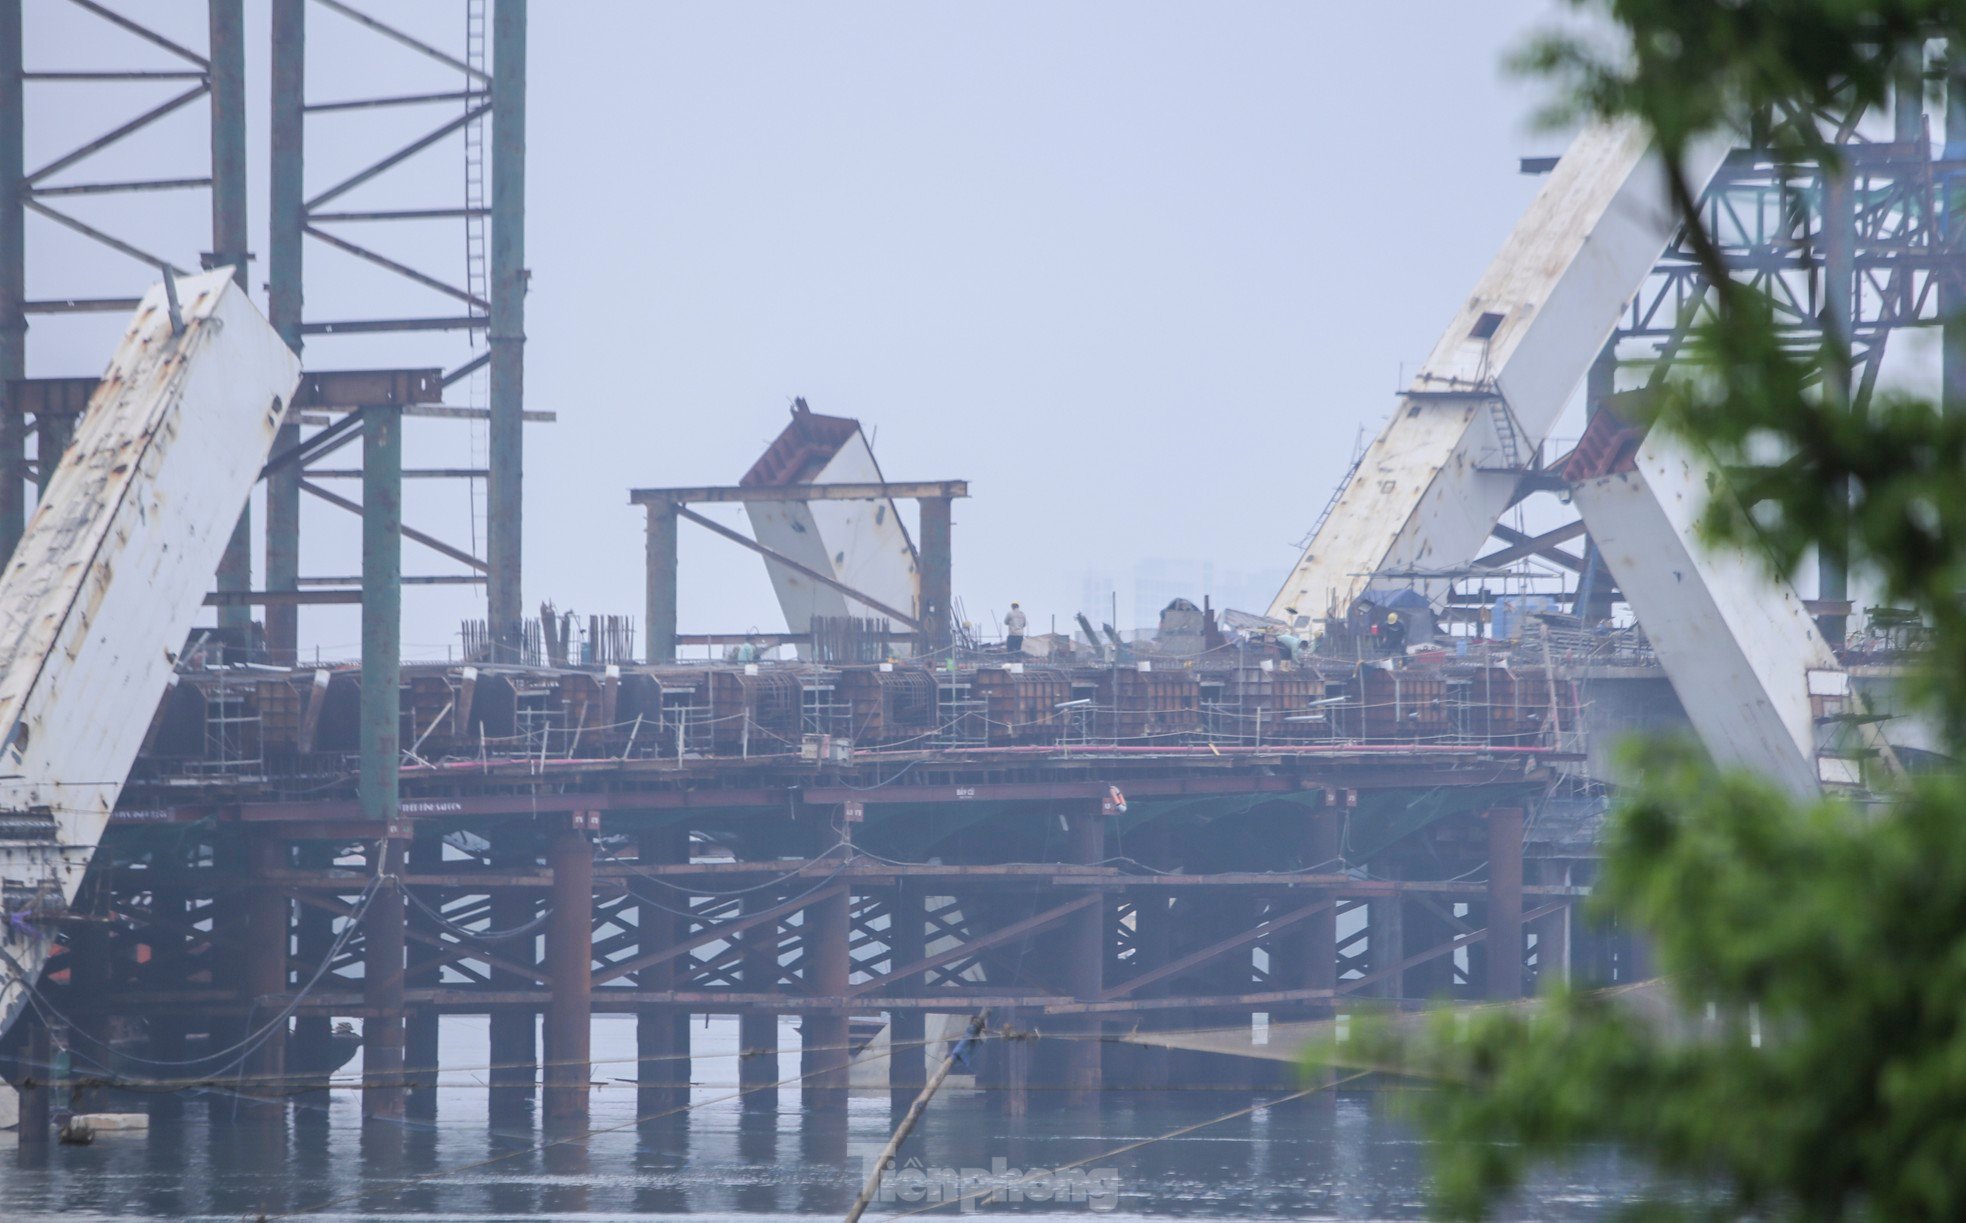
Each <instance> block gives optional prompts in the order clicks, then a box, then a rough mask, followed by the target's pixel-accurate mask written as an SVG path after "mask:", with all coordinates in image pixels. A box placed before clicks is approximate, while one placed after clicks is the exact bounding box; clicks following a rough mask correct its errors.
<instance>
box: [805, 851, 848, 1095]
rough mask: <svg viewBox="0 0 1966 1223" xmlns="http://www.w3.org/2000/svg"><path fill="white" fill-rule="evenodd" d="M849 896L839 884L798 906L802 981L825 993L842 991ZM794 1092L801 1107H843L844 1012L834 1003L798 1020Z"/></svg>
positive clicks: (845, 974) (832, 995) (845, 1062)
mask: <svg viewBox="0 0 1966 1223" xmlns="http://www.w3.org/2000/svg"><path fill="white" fill-rule="evenodd" d="M851 914H852V899H851V897H850V894H849V892H848V890H847V889H845V888H840V889H837V890H834V891H831V892H828V893H827V894H826V895H824V896H822V897H821V898H820V899H817V900H815V901H813V902H812V903H811V904H809V905H807V906H806V907H805V910H804V918H805V921H804V932H805V971H806V980H805V985H806V989H807V991H808V992H810V993H813V994H817V995H819V996H821V997H825V998H841V997H844V996H845V995H846V987H847V977H848V973H849V969H850V967H851V963H850V959H849V956H850V952H849V951H848V948H849V946H850V945H851V940H852V935H853V929H852V924H851V920H850V918H851ZM799 1040H800V1043H801V1045H802V1049H803V1051H802V1052H801V1054H800V1058H799V1061H800V1066H799V1071H800V1074H801V1075H802V1076H803V1077H802V1079H801V1091H800V1096H801V1099H802V1101H803V1103H804V1104H805V1106H806V1107H807V1108H820V1109H828V1110H836V1111H844V1110H845V1108H846V1092H847V1065H848V1063H849V1061H850V1060H851V1057H850V1055H849V1054H848V1052H847V1013H846V1012H845V1011H844V1010H842V1009H840V1008H839V1007H838V1006H837V1005H835V1006H831V1007H828V1008H827V1009H825V1010H823V1011H807V1012H805V1013H804V1015H803V1016H802V1017H801V1018H800V1021H799Z"/></svg>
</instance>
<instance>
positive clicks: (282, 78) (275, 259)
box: [264, 0, 307, 664]
mask: <svg viewBox="0 0 1966 1223" xmlns="http://www.w3.org/2000/svg"><path fill="white" fill-rule="evenodd" d="M272 72H273V90H272V95H273V96H272V106H271V112H272V113H271V120H272V156H271V158H270V159H269V163H268V165H269V174H268V178H269V181H268V191H269V194H270V198H271V203H270V206H269V209H268V214H267V243H266V252H267V254H266V273H267V274H266V314H267V321H268V322H270V323H272V324H273V329H274V330H275V331H276V332H278V333H279V335H280V339H281V340H282V341H283V342H284V343H285V344H286V346H287V347H288V348H291V349H293V350H294V351H295V352H299V351H300V350H301V342H302V341H301V320H302V309H303V307H302V302H303V297H304V295H303V292H302V266H303V262H304V254H303V249H302V247H303V234H304V232H305V230H306V226H307V209H306V206H305V204H304V203H303V201H304V200H305V199H306V193H305V183H304V179H303V167H304V166H305V164H306V163H305V140H304V136H305V131H306V125H305V113H304V111H303V109H302V107H303V105H304V103H305V101H306V80H307V0H273V63H272ZM299 444H300V424H299V422H298V421H295V422H294V423H292V424H286V425H282V426H281V427H280V429H279V431H278V432H277V433H276V434H275V435H274V438H273V453H274V454H285V453H287V452H288V451H290V450H292V449H293V448H294V447H295V446H297V445H299ZM300 470H301V465H300V464H298V463H289V464H285V465H283V466H281V467H280V468H279V469H278V470H277V471H274V472H272V473H270V474H269V475H268V476H267V477H266V588H267V589H268V590H271V591H292V590H298V589H299V588H300ZM264 614H265V616H266V651H267V657H268V659H269V660H270V661H272V662H275V663H285V664H291V663H294V662H296V661H297V660H298V659H299V656H300V605H299V604H298V603H282V602H275V603H269V604H268V605H267V607H266V611H265V613H264Z"/></svg>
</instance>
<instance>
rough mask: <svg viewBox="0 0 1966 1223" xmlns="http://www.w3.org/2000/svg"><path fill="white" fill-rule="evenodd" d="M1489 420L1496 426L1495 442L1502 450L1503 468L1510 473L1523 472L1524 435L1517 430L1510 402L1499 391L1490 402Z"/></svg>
mask: <svg viewBox="0 0 1966 1223" xmlns="http://www.w3.org/2000/svg"><path fill="white" fill-rule="evenodd" d="M1488 419H1489V422H1490V423H1491V424H1493V425H1494V426H1495V442H1496V445H1497V446H1499V447H1500V450H1501V456H1502V466H1503V467H1504V468H1505V469H1507V470H1509V471H1520V470H1522V466H1523V463H1522V435H1521V433H1520V431H1518V430H1517V429H1516V426H1515V417H1514V415H1513V414H1511V413H1510V412H1509V404H1508V401H1507V400H1505V399H1503V398H1502V395H1501V392H1499V391H1498V392H1496V394H1495V396H1494V397H1493V398H1492V399H1490V400H1489V401H1488Z"/></svg>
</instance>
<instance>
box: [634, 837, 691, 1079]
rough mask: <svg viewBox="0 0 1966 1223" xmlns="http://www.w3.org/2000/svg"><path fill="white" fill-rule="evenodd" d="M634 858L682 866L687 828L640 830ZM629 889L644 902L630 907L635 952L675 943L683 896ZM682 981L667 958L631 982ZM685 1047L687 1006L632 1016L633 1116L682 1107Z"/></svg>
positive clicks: (657, 986) (660, 985) (664, 985)
mask: <svg viewBox="0 0 1966 1223" xmlns="http://www.w3.org/2000/svg"><path fill="white" fill-rule="evenodd" d="M640 857H641V861H642V862H643V863H644V864H655V863H660V864H664V865H668V864H672V863H687V862H688V861H689V827H688V826H687V825H685V824H671V825H668V826H666V827H662V828H652V829H648V830H646V831H644V832H643V833H642V835H641V846H640ZM635 887H636V896H637V898H638V900H643V898H646V899H645V900H643V903H640V904H638V906H637V909H636V914H637V916H636V925H637V926H638V928H639V929H640V932H641V946H640V947H639V949H638V950H639V952H640V954H643V955H648V954H651V953H654V952H657V951H661V950H664V949H666V948H669V947H673V946H675V945H676V944H677V943H679V942H681V941H682V939H683V938H684V936H686V935H687V934H688V933H689V929H688V927H689V919H688V918H687V917H683V916H681V915H680V914H681V911H686V910H687V909H688V908H689V902H688V897H687V896H686V894H684V893H682V892H680V891H677V890H673V889H665V888H663V887H662V886H661V885H660V884H658V883H655V882H654V881H653V880H642V881H640V882H638V883H637V884H636V885H635ZM687 977H688V973H687V971H686V970H685V969H684V968H683V967H682V966H681V965H679V964H678V963H677V962H676V961H674V960H669V961H666V962H664V963H661V964H657V965H655V966H654V967H652V968H645V969H643V970H642V971H641V972H640V973H638V974H637V975H636V977H635V983H636V985H637V986H639V987H640V988H642V989H648V990H667V989H676V988H679V987H683V988H686V987H687ZM689 1045H690V1032H689V1010H688V1008H686V1007H670V1006H652V1007H644V1008H642V1009H641V1010H639V1011H637V1012H636V1013H635V1051H636V1052H635V1056H636V1060H637V1064H638V1072H637V1075H636V1082H637V1084H638V1090H637V1092H636V1106H635V1111H636V1112H637V1113H638V1114H639V1115H641V1116H643V1117H652V1116H655V1115H656V1114H658V1113H673V1112H675V1111H676V1110H679V1109H682V1108H685V1107H687V1106H688V1104H689V1081H690V1056H689Z"/></svg>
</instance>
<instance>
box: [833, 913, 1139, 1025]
mask: <svg viewBox="0 0 1966 1223" xmlns="http://www.w3.org/2000/svg"><path fill="white" fill-rule="evenodd" d="M1099 899H1100V897H1099V895H1097V894H1094V895H1091V896H1080V897H1078V898H1077V899H1074V900H1068V901H1066V902H1065V903H1064V904H1062V905H1055V906H1053V907H1052V908H1049V909H1046V910H1045V911H1044V912H1042V913H1038V914H1035V915H1033V916H1031V917H1027V918H1025V919H1024V920H1023V921H1019V922H1012V923H1011V924H1010V925H1008V926H1005V927H1003V928H1002V929H1000V930H993V931H991V932H990V933H988V934H984V935H979V936H977V937H976V938H973V939H971V940H970V941H969V942H967V943H963V944H962V945H960V946H957V947H949V948H946V949H944V950H942V951H938V952H936V953H935V954H934V955H931V956H924V957H923V958H921V959H919V960H916V961H915V962H914V963H912V964H903V965H902V966H901V967H899V968H896V969H894V970H892V971H891V972H887V973H884V974H883V975H881V976H878V977H875V978H874V979H873V980H871V981H863V982H861V983H860V984H859V985H854V986H849V987H848V989H847V991H846V992H847V996H848V997H851V998H860V997H864V996H866V995H867V994H871V993H873V992H875V991H876V990H879V989H882V988H883V987H885V986H889V985H892V984H893V983H895V982H896V981H905V980H907V979H908V978H909V977H916V976H920V975H921V974H923V973H925V972H931V971H933V970H934V969H937V968H940V967H942V966H943V965H944V964H949V963H953V962H955V961H956V960H963V959H968V958H969V957H971V956H974V955H978V954H981V953H982V952H985V951H988V950H990V949H991V948H993V947H1001V946H1002V945H1003V944H1005V943H1008V942H1011V941H1013V940H1015V939H1019V938H1022V937H1023V936H1025V935H1027V934H1035V933H1036V932H1038V931H1039V930H1043V929H1046V928H1048V927H1050V926H1055V925H1057V924H1058V923H1059V922H1061V921H1064V920H1065V919H1066V918H1068V917H1070V916H1071V915H1072V914H1074V913H1077V912H1078V911H1079V910H1081V909H1083V908H1085V907H1086V906H1088V905H1091V904H1095V903H1097V902H1098V901H1099ZM880 1000H881V1001H882V1002H891V1001H895V1000H896V996H893V995H887V994H883V995H881V999H880Z"/></svg>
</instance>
